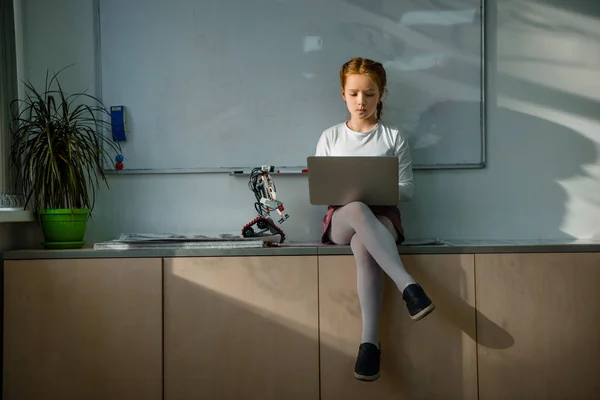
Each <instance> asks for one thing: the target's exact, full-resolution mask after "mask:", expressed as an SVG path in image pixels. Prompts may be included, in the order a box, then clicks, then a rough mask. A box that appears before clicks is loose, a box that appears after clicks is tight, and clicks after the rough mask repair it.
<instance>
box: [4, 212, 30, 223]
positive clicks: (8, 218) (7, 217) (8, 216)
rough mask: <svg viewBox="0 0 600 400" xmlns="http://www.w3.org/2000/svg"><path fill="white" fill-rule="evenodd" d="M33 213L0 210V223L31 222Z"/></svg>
mask: <svg viewBox="0 0 600 400" xmlns="http://www.w3.org/2000/svg"><path fill="white" fill-rule="evenodd" d="M33 221H34V219H33V212H31V211H25V210H11V209H5V208H4V209H2V208H0V223H2V222H33Z"/></svg>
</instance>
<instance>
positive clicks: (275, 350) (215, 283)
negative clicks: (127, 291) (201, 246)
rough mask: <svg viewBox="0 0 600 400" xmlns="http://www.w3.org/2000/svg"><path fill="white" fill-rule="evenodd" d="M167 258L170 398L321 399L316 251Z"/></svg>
mask: <svg viewBox="0 0 600 400" xmlns="http://www.w3.org/2000/svg"><path fill="white" fill-rule="evenodd" d="M164 263H165V273H164V296H165V304H164V326H165V328H164V329H165V330H164V334H165V344H164V357H165V370H164V373H165V397H164V398H165V400H193V399H244V400H251V399H257V400H269V399H272V400H280V399H286V400H294V399H297V400H311V399H314V400H317V399H319V355H318V354H319V343H318V340H319V333H318V322H319V321H318V297H317V296H318V293H317V287H318V283H317V278H318V277H317V257H316V256H265V257H248V256H247V257H205V258H204V257H203V258H172V259H165V261H164Z"/></svg>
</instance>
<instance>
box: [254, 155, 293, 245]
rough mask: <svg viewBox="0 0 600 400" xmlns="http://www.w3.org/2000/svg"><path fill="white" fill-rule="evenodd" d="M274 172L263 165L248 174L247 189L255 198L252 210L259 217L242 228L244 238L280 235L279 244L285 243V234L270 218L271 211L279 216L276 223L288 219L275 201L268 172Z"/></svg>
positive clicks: (281, 206) (278, 202)
mask: <svg viewBox="0 0 600 400" xmlns="http://www.w3.org/2000/svg"><path fill="white" fill-rule="evenodd" d="M274 170H275V168H274V167H273V166H272V165H263V166H261V167H257V168H254V169H253V170H252V172H251V173H250V182H248V187H249V188H250V190H251V191H252V192H253V193H254V196H255V197H256V202H255V203H254V208H255V209H256V212H257V213H258V215H259V216H258V217H256V218H254V219H253V220H252V221H250V222H248V223H247V224H246V225H244V227H243V228H242V236H243V237H245V238H252V237H263V236H273V235H280V236H281V243H283V242H284V241H285V234H284V233H283V231H282V230H281V229H280V228H279V227H278V226H277V225H276V224H275V222H274V221H273V219H272V218H271V212H272V211H277V213H278V214H279V220H278V223H280V224H281V223H283V222H284V221H285V220H286V219H288V218H289V215H288V214H287V213H286V212H285V209H284V207H283V203H282V202H280V201H279V200H277V193H276V191H275V183H273V180H272V179H271V177H270V176H269V172H273V171H274Z"/></svg>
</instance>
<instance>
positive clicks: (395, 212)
mask: <svg viewBox="0 0 600 400" xmlns="http://www.w3.org/2000/svg"><path fill="white" fill-rule="evenodd" d="M340 207H341V206H329V208H328V209H327V213H325V216H324V217H323V234H322V235H321V243H323V244H334V243H333V242H332V241H331V240H330V239H329V229H330V228H331V218H332V217H333V213H334V212H335V210H337V209H338V208H340ZM369 208H370V209H371V211H372V212H373V214H375V215H376V216H377V215H380V216H382V217H387V218H388V219H389V220H390V221H391V222H392V224H393V225H394V227H395V228H396V230H397V231H398V240H396V243H398V244H400V243H402V242H404V240H406V238H405V236H404V228H402V216H401V215H400V209H398V207H395V206H369Z"/></svg>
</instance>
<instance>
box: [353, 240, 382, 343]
mask: <svg viewBox="0 0 600 400" xmlns="http://www.w3.org/2000/svg"><path fill="white" fill-rule="evenodd" d="M350 247H351V248H352V253H354V258H355V259H356V273H357V276H356V278H357V279H356V281H357V282H356V283H357V289H358V299H359V301H360V309H361V311H362V341H361V343H373V344H374V345H375V346H379V315H380V313H381V304H382V302H383V283H384V281H383V270H382V269H381V268H380V267H379V265H377V262H376V261H375V260H374V259H373V257H372V256H371V254H369V252H368V251H367V249H366V248H365V245H364V244H363V243H362V242H361V241H360V238H359V237H358V236H357V235H354V236H352V240H351V241H350Z"/></svg>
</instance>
